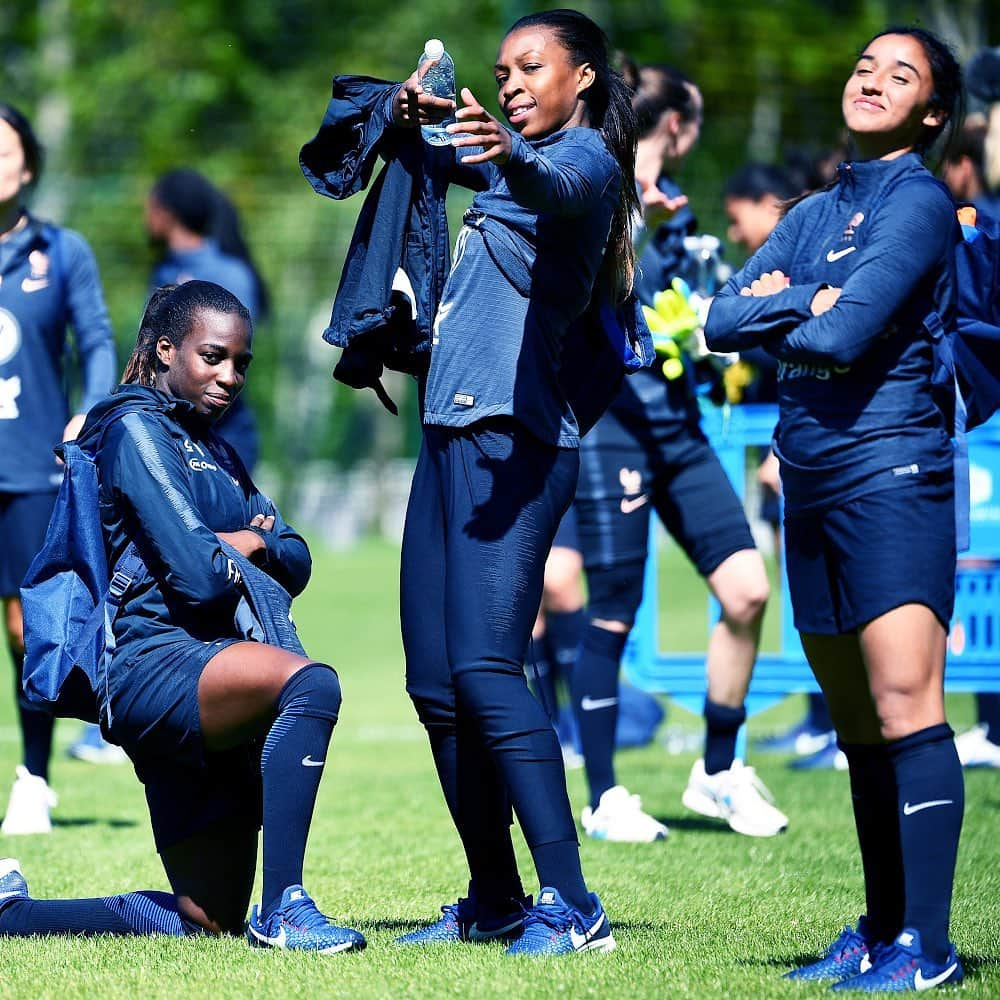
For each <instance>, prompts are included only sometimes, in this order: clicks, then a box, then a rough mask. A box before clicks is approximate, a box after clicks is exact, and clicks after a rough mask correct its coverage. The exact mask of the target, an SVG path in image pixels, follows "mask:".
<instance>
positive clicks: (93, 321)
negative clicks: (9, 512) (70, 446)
mask: <svg viewBox="0 0 1000 1000" xmlns="http://www.w3.org/2000/svg"><path fill="white" fill-rule="evenodd" d="M67 326H70V327H72V329H73V336H74V339H75V343H76V351H77V354H78V355H79V360H80V366H81V368H82V372H83V386H82V397H81V399H80V403H79V406H78V407H76V409H77V410H78V411H79V412H81V413H83V412H86V411H87V410H88V409H90V407H91V406H93V405H94V403H96V402H97V401H98V400H99V399H101V398H102V397H103V396H105V395H106V394H107V393H108V392H110V390H111V388H112V387H113V386H114V384H115V378H116V374H117V372H116V369H117V365H118V362H117V357H116V354H115V343H114V338H113V337H112V334H111V323H110V320H109V319H108V310H107V306H106V305H105V304H104V295H103V293H102V291H101V281H100V278H99V277H98V273H97V263H96V261H95V260H94V255H93V253H92V252H91V249H90V247H89V246H88V245H87V242H86V241H85V240H84V239H83V237H82V236H80V235H79V234H78V233H75V232H73V231H72V230H70V229H58V228H57V227H55V226H52V225H47V224H43V223H41V222H40V221H38V220H37V219H34V218H33V217H31V216H28V218H27V224H26V225H25V226H23V227H22V228H21V229H19V230H17V231H16V232H14V233H12V234H11V235H10V236H9V237H8V238H7V239H6V240H4V241H3V242H2V243H0V493H35V492H44V491H48V490H55V489H57V488H58V486H59V483H60V482H61V480H62V470H61V469H60V468H59V466H58V465H57V464H56V460H55V456H54V455H53V453H52V449H53V448H54V447H55V446H56V445H57V444H59V442H60V441H62V433H63V429H64V428H65V426H66V423H67V421H68V420H69V416H70V412H69V399H68V396H67V386H66V379H65V372H64V370H63V364H64V359H65V357H66V329H67Z"/></svg>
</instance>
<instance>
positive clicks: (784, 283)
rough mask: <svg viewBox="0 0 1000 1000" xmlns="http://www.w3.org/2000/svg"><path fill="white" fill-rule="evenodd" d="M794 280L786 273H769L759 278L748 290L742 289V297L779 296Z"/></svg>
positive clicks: (752, 282)
mask: <svg viewBox="0 0 1000 1000" xmlns="http://www.w3.org/2000/svg"><path fill="white" fill-rule="evenodd" d="M791 283H792V279H791V278H789V277H788V276H787V275H786V274H785V272H784V271H768V272H767V273H765V274H762V275H761V276H760V277H759V278H755V279H754V280H753V281H751V282H750V286H749V287H748V288H741V289H740V295H752V296H753V297H754V298H762V297H763V296H765V295H777V294H778V293H779V292H783V291H784V290H785V289H786V288H787V287H788V286H789V285H790V284H791Z"/></svg>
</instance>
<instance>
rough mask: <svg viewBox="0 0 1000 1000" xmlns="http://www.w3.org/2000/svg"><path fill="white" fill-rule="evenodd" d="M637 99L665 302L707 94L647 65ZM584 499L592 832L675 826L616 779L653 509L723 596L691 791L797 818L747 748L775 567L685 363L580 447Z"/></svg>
mask: <svg viewBox="0 0 1000 1000" xmlns="http://www.w3.org/2000/svg"><path fill="white" fill-rule="evenodd" d="M632 103H633V106H634V108H635V111H636V118H637V120H638V126H639V147H638V153H637V156H636V174H635V176H636V184H637V186H638V188H639V189H640V191H641V193H642V200H643V204H644V207H645V215H646V218H647V220H648V224H647V229H648V231H649V240H648V243H647V244H646V247H645V249H644V250H643V252H642V255H641V257H640V259H639V269H640V272H641V280H638V281H637V291H638V293H639V296H640V298H641V299H642V301H643V302H645V303H647V304H648V305H652V303H653V296H654V295H656V293H657V292H659V291H662V290H664V289H669V288H670V287H671V281H672V280H673V279H674V278H675V277H681V278H685V279H686V280H687V281H688V283H689V284H691V285H692V286H694V285H696V284H697V266H698V265H697V262H696V260H695V258H694V257H693V256H692V255H690V254H689V253H687V251H686V250H685V247H684V241H685V238H686V237H688V236H691V235H693V234H694V233H695V232H696V231H697V229H696V225H697V224H696V222H695V218H694V215H693V214H692V213H691V211H690V209H689V208H687V204H686V203H687V199H686V198H685V197H684V196H683V195H682V194H681V190H680V188H679V187H678V186H677V185H676V183H675V182H674V181H673V180H672V179H671V177H670V175H671V174H673V173H675V172H676V171H677V169H678V168H679V167H680V165H681V163H682V162H683V160H684V158H685V157H686V156H687V154H688V153H689V152H690V151H691V149H692V148H693V147H694V144H695V142H696V141H697V139H698V134H699V131H700V128H701V110H702V99H701V94H700V92H699V91H698V88H697V87H696V86H695V85H694V84H693V83H692V82H691V81H690V80H688V79H687V78H686V77H684V76H683V75H682V74H680V73H678V72H677V71H676V70H673V69H670V68H669V67H665V66H644V67H642V68H641V69H640V70H639V71H638V74H637V79H636V90H635V94H634V96H633V98H632ZM674 294H676V292H675V293H674ZM575 510H576V516H577V523H578V530H579V537H580V548H581V551H582V552H583V561H584V565H585V566H586V570H587V586H588V590H589V593H590V600H589V605H588V609H587V618H588V624H587V627H586V628H585V630H584V633H583V638H582V641H581V646H580V654H579V657H578V659H577V662H576V666H575V667H574V669H573V675H572V682H571V693H572V700H573V708H574V712H575V713H576V722H577V728H578V730H579V733H580V743H581V745H582V748H583V757H584V760H585V762H586V767H587V781H588V784H589V786H590V803H589V804H588V805H587V806H586V807H585V808H584V810H583V817H582V819H583V826H584V829H585V830H586V832H587V833H588V835H589V836H591V837H595V838H598V839H601V840H620V841H653V840H660V839H662V838H664V837H666V835H667V828H666V827H665V826H664V825H663V824H662V823H660V822H659V821H658V820H657V819H655V818H654V817H652V816H650V815H648V814H647V813H646V812H644V811H643V809H642V807H641V802H640V799H639V797H638V796H637V795H631V794H630V793H629V791H628V789H627V788H625V787H624V786H623V785H619V784H618V783H617V781H616V778H615V769H614V746H615V725H616V721H617V716H618V669H619V661H620V660H621V655H622V651H623V650H624V648H625V642H626V640H627V639H628V634H629V632H630V630H631V628H632V624H633V622H634V620H635V613H636V611H637V610H638V608H639V603H640V601H641V600H642V581H643V566H644V564H645V561H646V548H647V543H648V539H649V517H650V511H651V510H655V511H656V513H657V515H658V516H659V518H660V520H661V521H662V522H663V524H664V525H665V526H666V527H667V529H668V530H669V531H670V533H671V534H672V535H673V536H674V538H675V539H676V540H677V542H678V544H679V545H680V546H681V547H682V548H683V549H684V552H685V553H686V554H687V556H688V558H689V559H690V560H691V562H692V563H693V564H694V565H695V567H696V568H697V570H698V572H699V573H700V574H701V576H702V577H703V578H704V579H705V582H706V583H707V584H708V587H709V589H710V590H711V591H712V593H713V594H714V595H715V597H716V598H717V599H718V601H719V603H720V605H721V608H722V615H721V617H720V619H719V621H718V622H717V623H716V625H715V626H714V627H713V629H712V632H711V635H710V637H709V642H708V653H707V656H706V673H707V675H708V692H707V695H706V698H705V708H704V715H705V730H706V739H705V754H704V757H703V758H702V759H700V760H698V761H696V762H695V764H694V766H693V768H692V770H691V775H690V778H689V779H688V784H687V788H686V789H685V791H684V793H683V802H684V804H685V805H686V806H687V807H688V808H689V809H692V810H694V811H696V812H699V813H702V814H703V815H707V816H711V817H716V818H719V819H723V820H725V821H726V822H728V824H729V826H730V827H731V828H732V829H734V830H736V831H738V832H739V833H743V834H747V835H750V836H762V837H769V836H773V835H774V834H777V833H780V832H781V831H782V830H784V829H785V827H786V826H787V825H788V818H787V817H786V816H785V815H784V813H782V812H781V811H780V810H778V809H776V808H775V807H774V806H773V805H772V804H771V802H770V801H768V796H767V795H766V793H765V790H764V789H763V787H762V785H761V782H760V780H759V779H758V778H757V776H756V773H755V771H754V769H753V768H751V767H744V766H742V763H741V762H740V761H737V760H736V759H735V756H736V737H737V734H738V732H739V728H740V726H741V725H742V724H743V722H744V720H745V719H746V710H745V709H744V704H743V702H744V699H745V697H746V693H747V688H748V686H749V684H750V675H751V673H752V671H753V665H754V661H755V659H756V656H757V645H758V641H759V638H760V625H761V621H762V619H763V616H764V607H765V605H766V603H767V597H768V582H767V574H766V572H765V570H764V561H763V560H762V559H761V556H760V553H759V552H758V551H757V549H756V547H755V545H754V541H753V536H752V535H751V533H750V528H749V526H748V525H747V519H746V514H745V513H744V511H743V506H742V504H741V503H740V501H739V498H738V497H737V496H736V493H735V492H734V490H733V487H732V486H731V485H730V482H729V480H728V478H727V477H726V474H725V472H724V471H723V468H722V466H721V465H720V463H719V460H718V458H717V457H716V455H715V452H713V451H712V448H711V446H710V445H709V443H708V441H707V440H706V438H705V435H704V433H703V432H702V430H701V426H700V417H699V412H698V402H697V399H696V397H695V393H694V389H693V381H692V379H691V378H690V377H689V373H688V372H685V373H684V374H683V375H682V376H681V377H680V378H673V379H670V378H667V377H665V375H664V374H663V372H662V371H661V366H660V364H655V365H654V366H653V367H652V368H650V369H648V370H645V371H641V372H637V373H636V374H635V375H634V376H633V377H632V378H630V379H629V380H628V381H627V383H626V384H625V385H624V386H623V387H622V390H621V392H619V394H618V396H617V398H616V399H615V401H614V402H613V403H612V404H611V408H610V409H609V410H608V412H607V413H606V414H605V415H604V417H603V418H602V419H601V420H599V421H598V422H597V425H596V426H595V427H594V429H593V430H592V431H591V432H590V433H589V434H588V435H587V436H586V438H584V440H583V443H582V445H581V448H580V481H579V484H578V486H577V493H576V504H575Z"/></svg>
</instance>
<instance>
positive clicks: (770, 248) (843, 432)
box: [705, 153, 959, 513]
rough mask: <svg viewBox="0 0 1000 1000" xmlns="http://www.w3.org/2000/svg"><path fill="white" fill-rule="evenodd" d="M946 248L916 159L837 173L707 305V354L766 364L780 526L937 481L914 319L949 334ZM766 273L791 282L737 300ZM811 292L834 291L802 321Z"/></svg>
mask: <svg viewBox="0 0 1000 1000" xmlns="http://www.w3.org/2000/svg"><path fill="white" fill-rule="evenodd" d="M958 240H959V232H958V223H957V220H956V217H955V206H954V203H953V202H952V200H951V197H950V195H949V194H948V192H947V189H945V188H944V187H943V185H941V184H940V183H939V182H938V181H936V180H935V179H934V178H933V177H932V176H931V174H930V173H929V172H928V171H927V170H926V169H925V168H924V166H923V163H922V161H921V160H920V158H919V156H917V155H916V154H914V153H909V154H906V155H904V156H901V157H898V158H897V159H894V160H867V161H862V162H853V163H842V164H841V165H840V167H839V168H838V179H837V183H836V185H835V186H834V187H833V188H831V189H829V190H826V191H823V192H821V193H818V194H815V195H812V196H811V197H808V198H806V199H805V200H804V201H801V202H799V203H798V204H797V205H795V206H794V207H793V208H792V210H791V211H790V212H789V213H788V215H787V216H786V217H785V218H784V219H782V221H781V222H780V223H779V224H778V226H777V227H776V228H775V230H774V232H773V233H772V234H771V236H770V238H769V239H768V241H767V242H766V243H765V244H764V246H763V247H761V249H760V250H759V251H758V252H757V253H756V254H754V255H753V257H751V258H750V260H749V261H747V263H746V265H745V266H744V268H743V269H742V270H741V271H740V272H739V273H738V274H736V275H734V276H733V277H732V279H731V280H730V281H729V282H728V283H727V284H726V286H725V288H723V289H722V290H721V291H720V292H719V294H718V295H716V297H715V299H714V301H713V303H712V306H711V309H710V310H709V314H708V322H707V325H706V328H705V336H706V340H707V342H708V345H709V347H711V348H712V349H713V350H719V351H742V350H745V349H747V348H750V347H757V346H763V347H764V348H766V350H767V351H768V352H770V353H771V354H772V355H774V357H776V358H777V359H778V379H779V382H778V402H779V405H780V420H779V423H778V427H777V428H776V430H775V439H774V450H775V453H776V454H777V456H778V458H779V460H780V462H781V477H782V484H783V487H784V493H785V500H786V510H787V511H788V512H789V513H794V512H795V511H798V510H805V509H809V508H821V507H825V506H830V505H833V504H838V503H842V502H844V501H847V500H851V499H854V498H855V497H858V496H862V495H864V494H867V493H873V492H877V491H880V490H883V489H888V488H891V487H892V486H893V485H895V484H896V483H898V482H900V481H901V480H902V479H903V478H904V477H906V476H909V475H917V474H926V473H941V474H948V473H949V472H950V470H951V468H952V459H953V455H952V446H951V442H950V440H949V436H948V431H947V429H946V421H945V417H944V415H943V413H942V411H941V410H940V409H939V407H938V406H937V405H936V403H935V400H934V397H933V396H932V394H931V375H932V372H933V369H934V346H933V343H932V342H931V339H930V337H929V335H928V334H927V332H926V331H925V330H924V328H923V319H924V318H925V317H926V316H927V314H928V313H929V312H931V310H932V309H934V310H936V311H937V312H938V313H939V314H940V315H941V317H942V319H943V320H944V322H945V324H946V325H948V324H950V323H951V322H953V318H954V299H955V287H954V281H955V277H954V250H955V246H956V244H957V242H958ZM773 270H781V271H783V272H784V273H785V274H786V275H787V276H788V277H789V278H790V279H791V284H790V286H789V288H788V289H787V290H786V291H783V292H779V293H778V294H776V295H770V296H766V297H760V298H755V297H749V296H741V295H740V294H739V292H740V289H741V288H743V287H745V286H749V285H750V283H751V282H752V281H753V280H754V279H756V278H757V277H759V276H760V275H761V274H764V273H766V272H769V271H773ZM824 287H835V288H841V289H843V291H842V292H841V295H840V298H839V299H838V300H837V303H836V304H835V305H834V306H833V308H832V309H830V310H829V311H827V312H825V313H823V314H822V315H820V316H813V315H812V312H811V310H810V305H811V303H812V299H813V296H814V295H815V294H816V292H817V291H819V290H820V289H821V288H824Z"/></svg>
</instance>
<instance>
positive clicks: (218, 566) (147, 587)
mask: <svg viewBox="0 0 1000 1000" xmlns="http://www.w3.org/2000/svg"><path fill="white" fill-rule="evenodd" d="M116 409H118V410H121V411H122V413H123V415H122V416H121V417H120V418H119V419H117V420H115V421H114V422H113V423H112V424H111V426H110V427H109V428H108V430H107V431H106V432H105V434H104V439H103V442H102V443H101V446H100V449H99V452H98V455H97V467H98V477H99V480H100V506H101V523H102V526H103V528H104V533H105V543H106V547H107V554H108V565H112V566H113V565H114V564H115V563H116V562H117V560H118V558H119V557H120V555H121V553H122V552H123V551H124V549H125V547H126V546H127V544H128V542H129V541H130V540H131V541H134V542H135V543H136V546H137V548H138V550H139V554H140V556H141V557H142V559H143V561H144V562H145V564H146V567H147V569H148V576H147V577H145V578H144V579H142V580H138V581H136V582H134V583H133V585H132V587H131V588H130V590H129V592H128V594H127V595H126V597H125V600H124V601H123V603H122V606H121V610H120V611H119V613H118V617H117V619H116V621H115V627H114V628H115V638H116V642H117V646H116V649H115V654H114V659H113V661H112V666H111V675H112V686H113V685H114V681H113V678H114V675H115V673H116V671H117V670H120V669H123V665H125V664H128V663H131V662H133V661H134V660H135V659H137V658H138V657H139V656H141V655H143V654H145V653H148V652H152V651H154V650H155V649H156V648H157V646H160V645H163V644H167V643H172V642H176V641H178V640H184V639H189V638H190V639H195V640H200V641H202V642H208V641H211V640H212V639H218V638H224V637H234V636H236V635H237V634H238V633H237V631H236V627H235V625H234V622H233V615H234V612H235V610H236V606H237V604H238V603H239V600H240V598H241V596H242V592H241V589H240V580H239V574H238V573H237V572H236V571H235V569H234V566H233V565H232V562H231V560H230V559H229V558H228V556H227V555H226V553H225V552H224V550H223V543H222V541H221V540H220V539H219V538H218V537H217V536H216V534H215V533H216V532H218V531H221V532H231V531H238V530H240V529H242V528H246V527H247V526H248V525H249V523H250V520H251V519H252V518H253V517H254V516H255V515H256V514H265V515H273V516H274V518H275V523H274V529H273V531H270V532H265V533H262V537H263V538H264V541H265V543H266V546H267V547H266V550H265V554H264V557H263V559H262V560H259V565H261V567H262V568H263V569H264V570H265V571H266V572H267V573H268V574H269V575H270V576H272V577H273V578H274V579H275V580H277V581H278V583H280V584H281V585H282V586H283V587H284V588H285V590H287V591H288V592H289V593H290V594H291V595H292V596H295V595H297V594H299V593H301V592H302V590H303V589H304V588H305V585H306V583H307V582H308V580H309V575H310V572H311V567H312V563H311V559H310V556H309V550H308V548H307V546H306V543H305V541H304V540H303V539H302V537H301V536H300V535H298V534H297V533H296V532H295V531H294V530H293V529H292V528H291V527H289V526H288V525H287V524H285V523H284V521H283V520H282V519H281V515H280V514H279V513H278V511H277V509H276V508H275V506H274V504H273V503H272V502H271V501H270V500H269V499H268V498H267V497H266V496H265V495H264V494H263V493H261V492H260V491H259V490H258V489H257V488H256V487H255V486H254V484H253V482H252V481H251V480H250V477H249V476H248V475H247V473H246V470H245V469H244V467H243V465H242V463H241V462H240V460H239V458H238V457H237V455H236V453H235V452H234V451H233V449H232V448H231V447H230V446H229V445H228V444H227V443H226V442H225V441H224V440H222V438H220V437H219V436H218V435H217V434H216V433H215V432H214V431H213V430H212V429H211V427H210V426H209V425H208V424H207V423H206V422H205V421H203V420H201V419H200V418H199V417H197V416H196V415H195V414H194V410H193V407H192V406H191V404H189V403H187V402H186V401H184V400H180V399H177V398H176V397H173V396H170V395H168V394H166V393H162V392H159V391H157V390H156V389H150V388H146V387H143V386H138V385H121V386H119V387H118V388H117V389H116V390H115V392H114V393H113V394H112V395H111V396H109V397H107V398H106V399H104V400H102V401H101V402H100V403H99V404H98V405H97V406H95V407H94V408H93V410H92V411H91V413H90V415H89V416H88V420H87V424H86V425H85V427H84V430H83V432H82V434H81V435H80V441H81V443H88V441H89V437H88V435H89V434H90V433H91V432H93V429H94V426H95V424H96V422H97V421H98V420H99V419H100V418H101V417H102V415H103V414H105V413H107V412H108V411H109V410H116Z"/></svg>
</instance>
